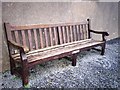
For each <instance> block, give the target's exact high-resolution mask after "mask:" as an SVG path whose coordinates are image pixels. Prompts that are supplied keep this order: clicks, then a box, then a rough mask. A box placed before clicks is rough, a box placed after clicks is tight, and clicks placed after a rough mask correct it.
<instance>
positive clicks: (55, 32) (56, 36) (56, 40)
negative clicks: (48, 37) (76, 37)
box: [53, 27, 58, 45]
mask: <svg viewBox="0 0 120 90" xmlns="http://www.w3.org/2000/svg"><path fill="white" fill-rule="evenodd" d="M53 29H54V36H55V45H58V35H57V29H56V28H55V27H54V28H53Z"/></svg>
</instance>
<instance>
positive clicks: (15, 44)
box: [8, 41, 29, 53]
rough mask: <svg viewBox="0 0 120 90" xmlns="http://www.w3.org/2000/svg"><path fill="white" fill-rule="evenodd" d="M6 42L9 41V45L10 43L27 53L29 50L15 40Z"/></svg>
mask: <svg viewBox="0 0 120 90" xmlns="http://www.w3.org/2000/svg"><path fill="white" fill-rule="evenodd" d="M8 43H9V45H12V46H13V47H14V48H17V49H19V50H21V51H23V52H25V53H27V52H28V51H29V48H28V47H24V46H21V45H19V44H17V43H15V42H11V41H8Z"/></svg>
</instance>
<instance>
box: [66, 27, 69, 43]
mask: <svg viewBox="0 0 120 90" xmlns="http://www.w3.org/2000/svg"><path fill="white" fill-rule="evenodd" d="M66 31H67V43H69V42H70V36H69V28H68V26H67V27H66Z"/></svg>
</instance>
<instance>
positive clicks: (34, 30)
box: [33, 29, 38, 49]
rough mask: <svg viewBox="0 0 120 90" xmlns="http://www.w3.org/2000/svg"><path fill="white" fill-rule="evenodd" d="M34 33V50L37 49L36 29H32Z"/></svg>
mask: <svg viewBox="0 0 120 90" xmlns="http://www.w3.org/2000/svg"><path fill="white" fill-rule="evenodd" d="M33 32H34V38H35V47H36V49H38V39H37V31H36V29H33Z"/></svg>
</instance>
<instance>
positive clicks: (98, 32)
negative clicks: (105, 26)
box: [89, 30, 109, 41]
mask: <svg viewBox="0 0 120 90" xmlns="http://www.w3.org/2000/svg"><path fill="white" fill-rule="evenodd" d="M89 31H90V32H93V33H96V34H102V39H103V41H106V40H105V36H109V34H108V32H104V31H95V30H89Z"/></svg>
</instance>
